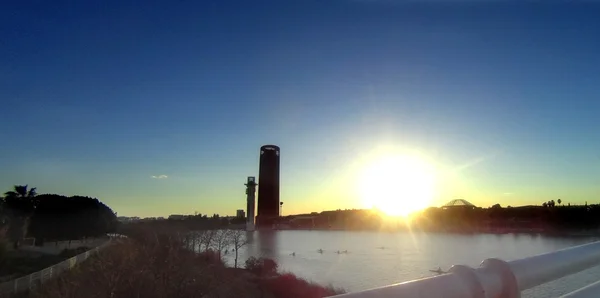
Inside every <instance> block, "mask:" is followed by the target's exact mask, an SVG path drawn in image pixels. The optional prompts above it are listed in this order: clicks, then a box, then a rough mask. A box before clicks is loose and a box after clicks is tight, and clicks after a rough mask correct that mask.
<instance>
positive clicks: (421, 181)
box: [359, 155, 435, 216]
mask: <svg viewBox="0 0 600 298" xmlns="http://www.w3.org/2000/svg"><path fill="white" fill-rule="evenodd" d="M359 185H360V193H361V198H362V200H363V203H364V204H365V205H366V206H367V207H371V208H377V209H379V210H381V211H383V212H384V213H386V214H388V215H401V216H408V215H410V214H411V213H413V212H415V211H419V210H422V209H424V208H426V207H428V206H430V204H431V202H432V200H433V197H434V193H435V169H434V167H433V166H431V165H430V164H428V163H427V162H425V161H424V160H422V159H420V158H418V157H415V156H409V155H389V156H382V157H379V158H377V159H376V160H375V161H373V162H372V163H370V164H368V165H367V166H366V167H365V169H364V170H363V172H362V175H361V180H360V181H359Z"/></svg>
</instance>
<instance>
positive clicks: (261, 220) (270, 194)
mask: <svg viewBox="0 0 600 298" xmlns="http://www.w3.org/2000/svg"><path fill="white" fill-rule="evenodd" d="M279 153H280V150H279V147H277V146H275V145H264V146H262V147H260V169H259V173H258V180H259V181H258V182H259V184H260V186H259V188H258V216H257V218H256V224H257V226H259V227H271V226H272V225H273V223H275V220H276V219H277V217H279Z"/></svg>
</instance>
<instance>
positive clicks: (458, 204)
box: [442, 199, 477, 209]
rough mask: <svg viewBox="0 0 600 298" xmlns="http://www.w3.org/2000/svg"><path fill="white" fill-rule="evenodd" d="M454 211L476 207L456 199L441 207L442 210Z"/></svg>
mask: <svg viewBox="0 0 600 298" xmlns="http://www.w3.org/2000/svg"><path fill="white" fill-rule="evenodd" d="M449 208H452V209H456V208H461V209H475V208H477V206H475V205H473V204H471V202H469V201H467V200H463V199H456V200H452V201H450V202H448V203H446V204H444V206H442V209H449Z"/></svg>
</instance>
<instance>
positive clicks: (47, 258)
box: [0, 248, 88, 282]
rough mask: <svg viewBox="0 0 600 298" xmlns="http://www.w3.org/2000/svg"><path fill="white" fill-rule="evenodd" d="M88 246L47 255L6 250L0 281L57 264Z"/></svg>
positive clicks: (0, 267)
mask: <svg viewBox="0 0 600 298" xmlns="http://www.w3.org/2000/svg"><path fill="white" fill-rule="evenodd" d="M87 249H88V248H78V249H65V250H63V251H62V252H61V253H60V254H59V255H47V254H40V253H31V252H25V251H18V250H10V251H7V252H6V254H5V256H4V259H3V261H2V264H1V266H0V282H4V281H7V280H11V279H14V278H17V277H21V276H24V275H28V274H31V273H33V272H37V271H40V270H42V269H45V268H47V267H50V266H52V265H55V264H58V263H60V262H62V261H64V260H66V259H68V258H70V257H73V256H76V255H77V254H79V253H81V252H84V251H86V250H87Z"/></svg>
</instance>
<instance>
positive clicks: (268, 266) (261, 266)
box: [245, 257, 279, 276]
mask: <svg viewBox="0 0 600 298" xmlns="http://www.w3.org/2000/svg"><path fill="white" fill-rule="evenodd" d="M278 267H279V266H278V265H277V263H276V262H275V261H273V260H271V259H266V258H258V259H257V258H255V257H251V258H249V259H248V260H246V264H245V268H246V269H247V270H248V271H250V272H252V273H254V274H256V275H259V276H269V275H274V274H276V273H277V268H278Z"/></svg>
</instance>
